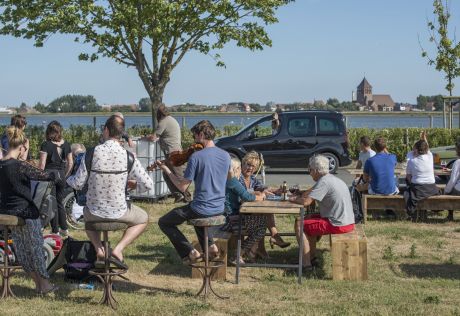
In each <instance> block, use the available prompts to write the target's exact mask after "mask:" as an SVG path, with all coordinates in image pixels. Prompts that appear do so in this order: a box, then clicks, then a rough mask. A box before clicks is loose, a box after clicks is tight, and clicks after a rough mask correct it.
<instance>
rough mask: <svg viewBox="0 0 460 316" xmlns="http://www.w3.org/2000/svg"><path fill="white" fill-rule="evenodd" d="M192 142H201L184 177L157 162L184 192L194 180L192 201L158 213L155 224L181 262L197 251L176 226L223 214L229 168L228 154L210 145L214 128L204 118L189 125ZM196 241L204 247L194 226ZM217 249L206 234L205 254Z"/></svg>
mask: <svg viewBox="0 0 460 316" xmlns="http://www.w3.org/2000/svg"><path fill="white" fill-rule="evenodd" d="M191 132H192V134H193V137H194V140H195V142H197V143H199V144H202V145H203V147H204V148H203V149H202V150H199V151H196V152H195V153H193V154H192V155H191V156H190V158H189V161H188V164H187V169H186V170H185V173H184V176H183V177H181V176H178V175H176V174H174V173H173V172H172V171H171V170H170V169H169V168H168V166H167V165H166V164H164V163H162V162H161V161H157V164H158V166H159V167H160V168H161V170H163V173H165V174H166V175H168V176H169V177H170V179H171V181H172V182H173V184H174V185H175V186H176V187H177V188H178V189H179V190H181V191H182V192H184V191H185V190H186V189H187V188H188V187H189V186H190V184H191V183H192V181H193V182H195V190H194V193H193V196H194V198H193V201H191V202H190V203H189V204H187V205H184V206H180V207H176V208H174V209H173V210H171V211H170V212H169V213H167V214H166V215H164V216H162V217H161V218H160V219H159V221H158V225H159V226H160V229H161V230H162V231H163V233H165V235H166V236H167V237H168V238H169V240H170V241H171V243H172V244H173V246H174V247H175V248H176V251H177V252H178V253H179V255H180V257H181V258H182V260H183V261H184V263H189V262H196V261H197V260H199V259H200V258H201V254H200V253H199V252H198V250H196V249H195V248H194V247H193V246H192V245H191V244H190V242H189V241H188V240H187V238H186V237H185V236H184V234H182V232H181V231H179V229H178V228H177V226H178V225H180V224H182V223H183V222H185V221H187V220H189V219H195V218H204V217H212V216H216V215H220V214H223V213H224V203H225V184H226V181H227V173H228V171H229V170H230V155H229V154H228V153H227V152H226V151H224V150H222V149H220V148H218V147H216V146H215V145H214V141H213V140H214V137H215V136H216V130H215V129H214V126H213V125H212V124H211V123H210V122H209V121H207V120H203V121H201V122H199V123H197V124H196V125H195V126H193V127H192V129H191ZM195 231H196V234H197V236H198V241H199V242H200V245H201V248H202V249H204V230H203V228H200V227H195ZM218 252H219V250H218V248H217V246H216V245H215V244H214V242H213V240H212V235H211V236H209V254H210V256H211V257H216V256H217V255H218Z"/></svg>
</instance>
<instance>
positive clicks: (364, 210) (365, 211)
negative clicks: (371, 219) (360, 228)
mask: <svg viewBox="0 0 460 316" xmlns="http://www.w3.org/2000/svg"><path fill="white" fill-rule="evenodd" d="M362 204H363V224H366V222H367V198H366V195H365V194H363V197H362Z"/></svg>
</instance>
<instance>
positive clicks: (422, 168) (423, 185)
mask: <svg viewBox="0 0 460 316" xmlns="http://www.w3.org/2000/svg"><path fill="white" fill-rule="evenodd" d="M420 136H421V139H420V140H419V141H417V142H416V143H415V145H414V149H413V151H412V155H411V157H412V158H410V159H409V160H408V162H407V167H406V181H407V184H408V187H407V190H406V191H405V192H404V200H405V201H406V210H407V215H408V216H409V218H410V219H412V220H413V221H415V220H416V219H417V212H416V207H417V203H418V201H420V200H423V199H426V198H428V197H430V196H433V195H438V194H439V189H438V187H437V186H436V183H435V178H434V166H433V155H432V154H431V152H430V149H429V147H428V142H427V140H426V134H425V132H422V134H421V135H420Z"/></svg>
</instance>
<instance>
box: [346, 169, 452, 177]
mask: <svg viewBox="0 0 460 316" xmlns="http://www.w3.org/2000/svg"><path fill="white" fill-rule="evenodd" d="M345 170H346V171H348V172H349V173H350V174H352V175H356V176H357V175H361V174H363V169H345ZM434 174H435V175H436V176H448V175H450V170H442V169H434ZM395 175H397V176H405V175H406V169H402V168H395Z"/></svg>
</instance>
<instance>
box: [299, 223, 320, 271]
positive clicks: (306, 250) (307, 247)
mask: <svg viewBox="0 0 460 316" xmlns="http://www.w3.org/2000/svg"><path fill="white" fill-rule="evenodd" d="M302 228H303V221H299V220H298V219H296V221H295V224H294V230H295V235H296V237H297V242H298V243H299V244H300V238H303V251H302V252H303V259H302V261H303V263H304V266H309V265H311V259H310V258H311V257H310V255H311V252H310V251H311V250H312V248H311V241H310V236H308V240H307V237H306V236H305V234H304V232H303V229H302ZM313 238H314V240H315V245H314V246H313V247H314V249H315V250H316V238H315V237H313Z"/></svg>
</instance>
